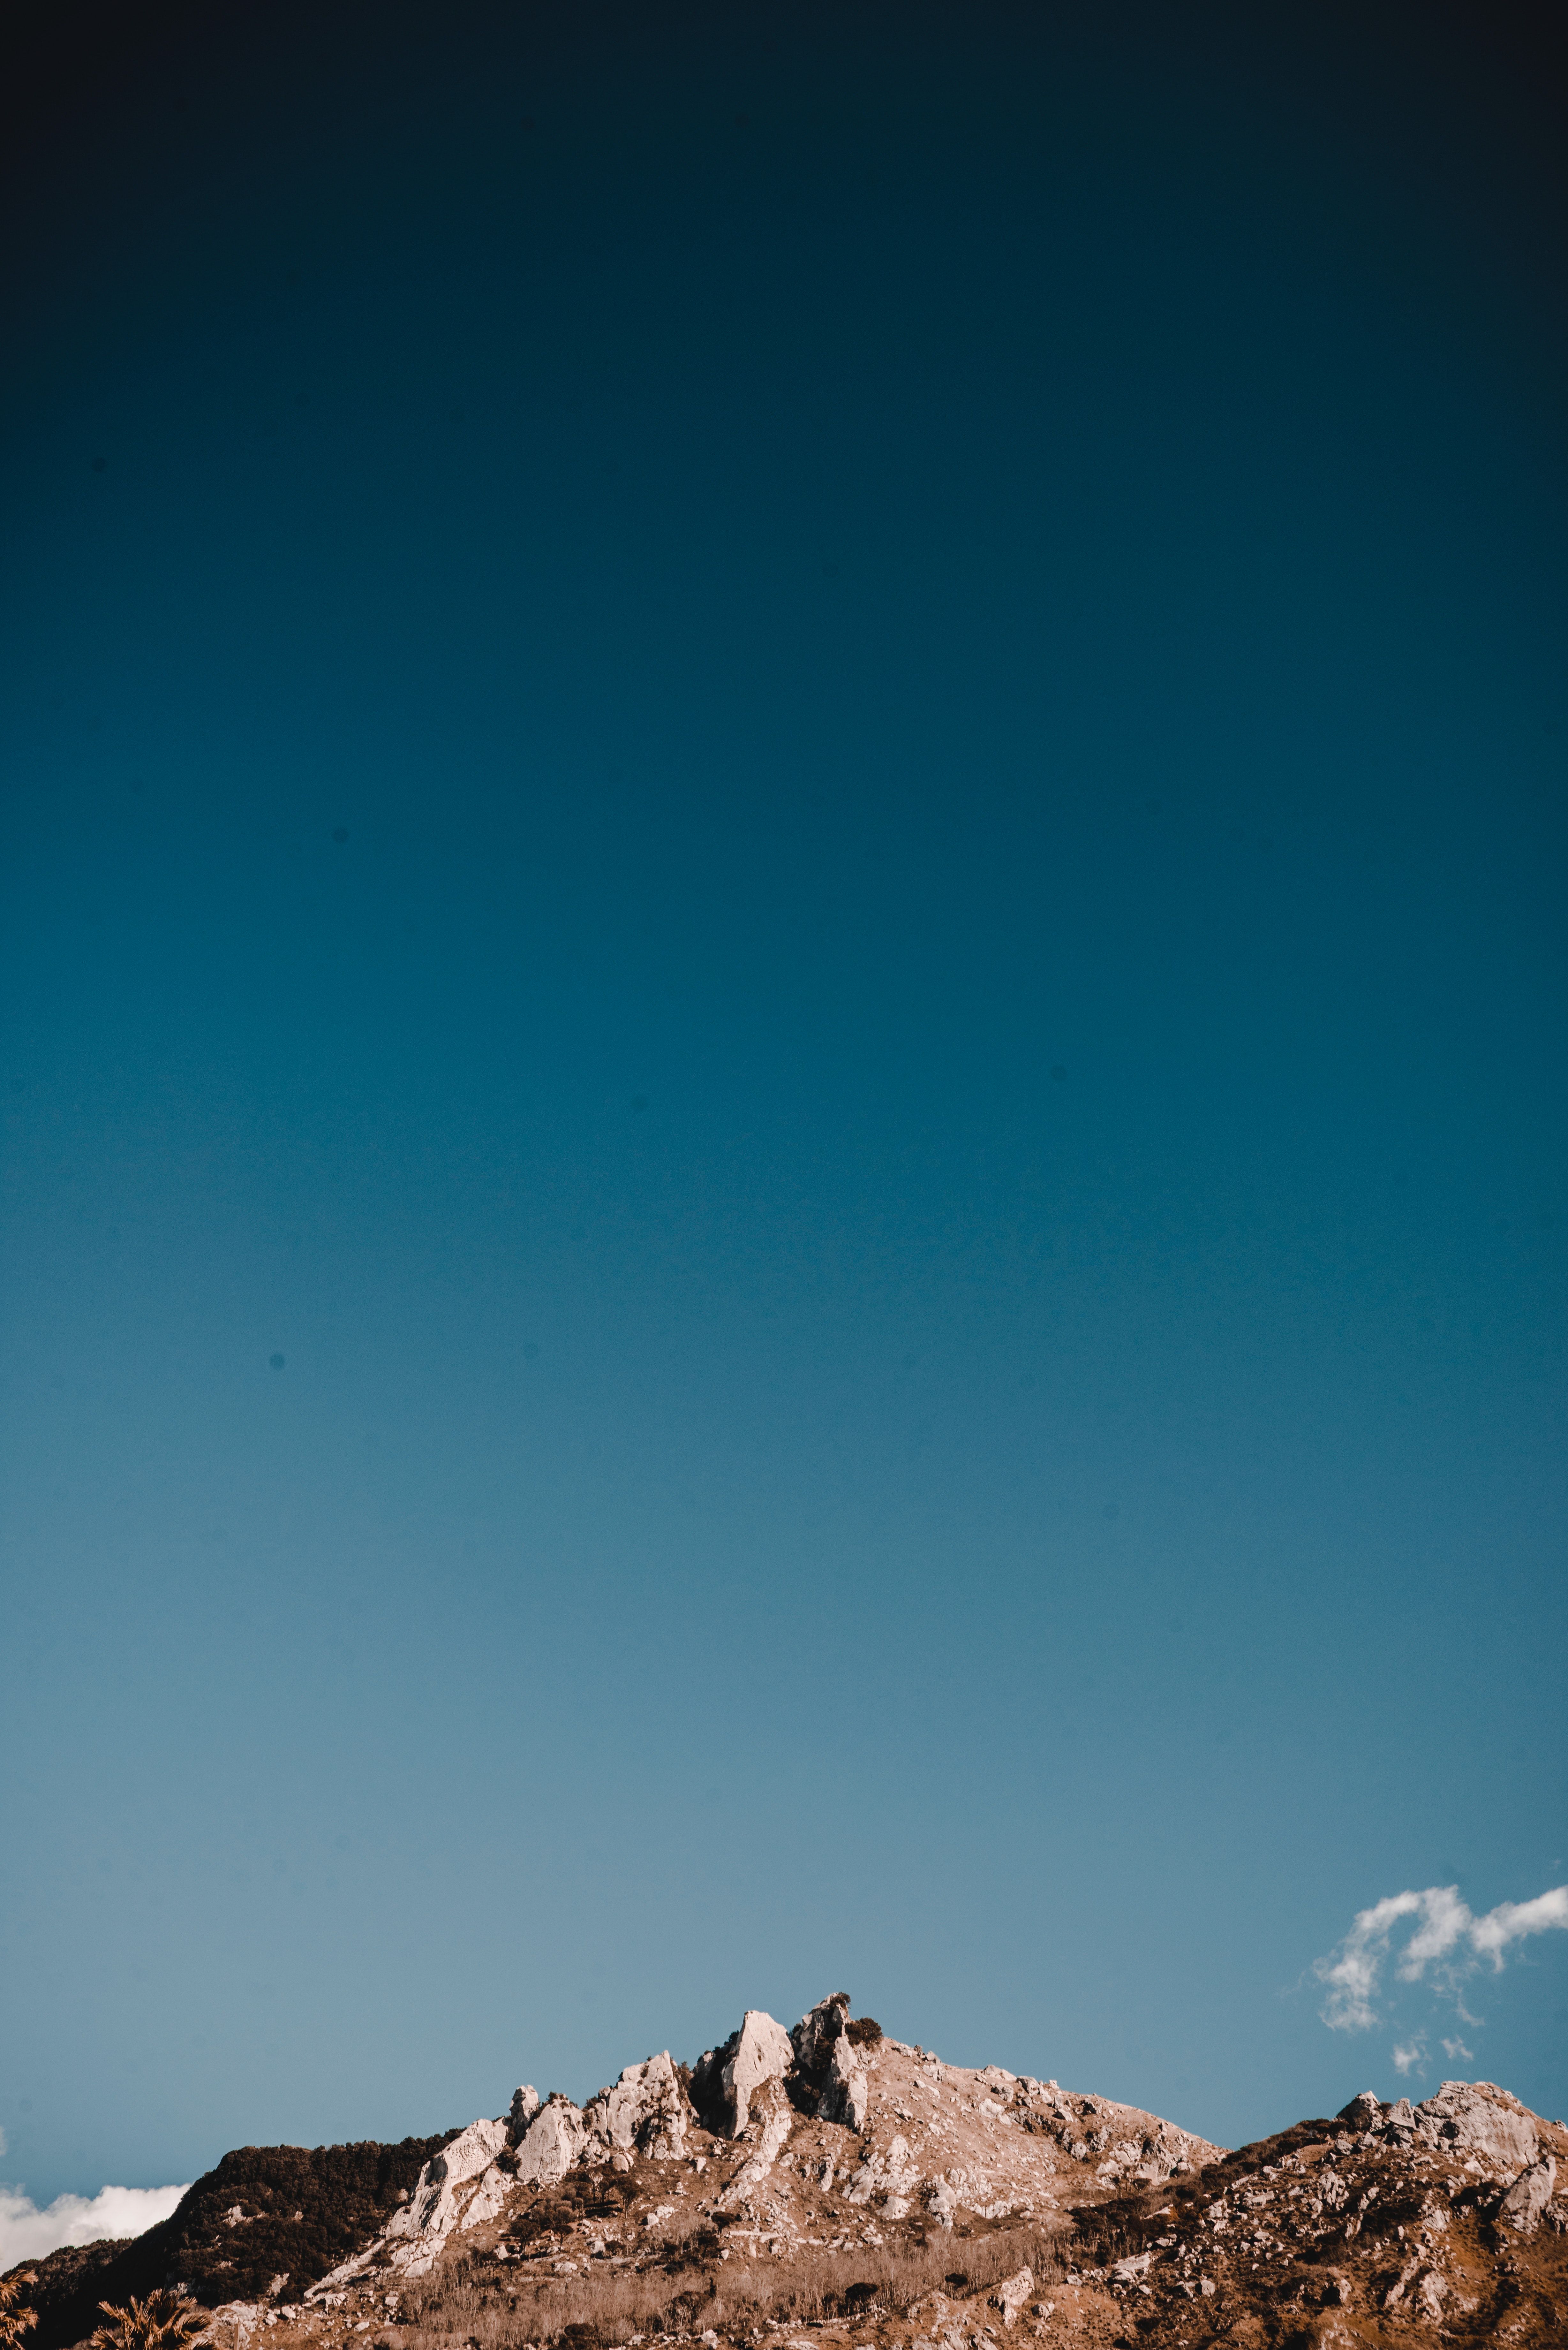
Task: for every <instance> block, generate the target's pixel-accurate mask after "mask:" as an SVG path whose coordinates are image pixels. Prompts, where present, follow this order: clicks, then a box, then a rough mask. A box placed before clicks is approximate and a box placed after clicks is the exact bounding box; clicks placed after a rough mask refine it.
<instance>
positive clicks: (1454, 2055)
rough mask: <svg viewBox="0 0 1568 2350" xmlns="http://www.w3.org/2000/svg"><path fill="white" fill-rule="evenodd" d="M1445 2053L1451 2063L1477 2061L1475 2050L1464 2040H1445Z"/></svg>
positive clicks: (1471, 2062)
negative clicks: (1467, 2045) (1468, 2046)
mask: <svg viewBox="0 0 1568 2350" xmlns="http://www.w3.org/2000/svg"><path fill="white" fill-rule="evenodd" d="M1443 2054H1444V2055H1445V2056H1446V2057H1447V2058H1448V2060H1449V2064H1474V2063H1475V2061H1476V2052H1475V2050H1474V2049H1473V2048H1467V2047H1466V2046H1465V2043H1464V2042H1463V2041H1462V2040H1445V2041H1444V2043H1443Z"/></svg>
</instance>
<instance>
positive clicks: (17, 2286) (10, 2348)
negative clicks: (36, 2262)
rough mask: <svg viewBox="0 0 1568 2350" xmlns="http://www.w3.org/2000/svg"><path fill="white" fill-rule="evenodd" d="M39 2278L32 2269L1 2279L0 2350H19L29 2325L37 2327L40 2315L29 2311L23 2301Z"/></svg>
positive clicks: (33, 2310)
mask: <svg viewBox="0 0 1568 2350" xmlns="http://www.w3.org/2000/svg"><path fill="white" fill-rule="evenodd" d="M37 2282H38V2280H37V2278H36V2276H35V2275H34V2273H33V2272H32V2270H31V2269H21V2270H19V2271H18V2272H17V2273H16V2275H15V2276H7V2277H0V2350H17V2345H18V2344H19V2343H20V2342H21V2339H22V2336H23V2334H26V2331H27V2328H28V2326H29V2325H36V2324H37V2322H38V2313H37V2311H36V2309H29V2308H28V2307H27V2306H26V2303H24V2301H23V2299H22V2295H23V2294H24V2293H26V2290H27V2287H28V2286H29V2285H30V2284H36V2283H37Z"/></svg>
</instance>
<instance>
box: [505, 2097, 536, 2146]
mask: <svg viewBox="0 0 1568 2350" xmlns="http://www.w3.org/2000/svg"><path fill="white" fill-rule="evenodd" d="M538 2110H539V2092H538V2090H537V2089H534V2088H530V2087H529V2086H528V2085H527V2084H526V2083H524V2085H523V2087H522V2088H520V2089H514V2090H513V2092H512V2110H511V2112H510V2113H509V2114H508V2115H507V2116H506V2124H507V2135H508V2137H510V2138H511V2140H512V2143H513V2145H514V2146H520V2145H521V2144H522V2142H523V2136H524V2131H525V2130H526V2129H527V2127H528V2125H529V2123H530V2122H531V2121H532V2120H533V2118H534V2116H535V2114H536V2113H537V2112H538Z"/></svg>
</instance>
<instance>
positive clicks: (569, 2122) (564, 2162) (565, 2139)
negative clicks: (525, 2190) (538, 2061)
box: [516, 2097, 587, 2187]
mask: <svg viewBox="0 0 1568 2350" xmlns="http://www.w3.org/2000/svg"><path fill="white" fill-rule="evenodd" d="M586 2138H587V2126H585V2124H584V2120H583V2116H582V2114H581V2112H580V2111H579V2110H578V2108H577V2107H576V2106H574V2105H573V2104H572V2102H571V2100H570V2098H569V2097H551V2098H549V2099H548V2100H547V2101H546V2102H545V2104H544V2105H542V2106H540V2108H539V2110H538V2112H537V2113H536V2114H535V2116H534V2118H533V2120H532V2121H531V2122H530V2123H529V2125H528V2127H527V2130H526V2133H525V2134H524V2139H523V2143H522V2145H521V2146H520V2147H518V2148H517V2154H516V2164H517V2169H516V2176H517V2178H519V2179H520V2180H522V2181H524V2183H531V2184H533V2185H535V2186H545V2187H547V2186H553V2185H554V2184H555V2182H556V2179H558V2178H565V2177H566V2173H567V2171H568V2170H570V2168H571V2167H572V2165H573V2163H574V2162H576V2158H577V2157H578V2155H579V2154H581V2152H582V2150H583V2145H584V2141H585V2140H586Z"/></svg>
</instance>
